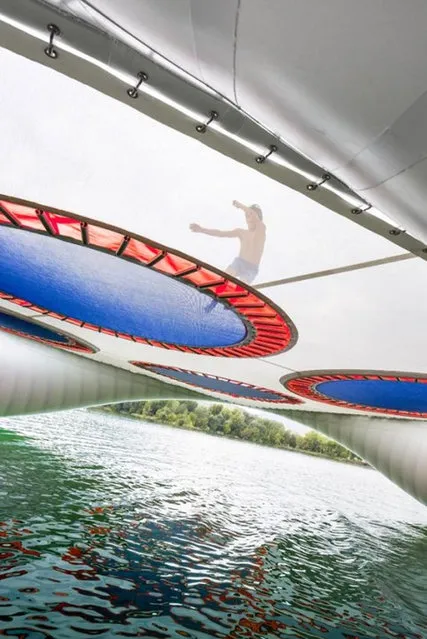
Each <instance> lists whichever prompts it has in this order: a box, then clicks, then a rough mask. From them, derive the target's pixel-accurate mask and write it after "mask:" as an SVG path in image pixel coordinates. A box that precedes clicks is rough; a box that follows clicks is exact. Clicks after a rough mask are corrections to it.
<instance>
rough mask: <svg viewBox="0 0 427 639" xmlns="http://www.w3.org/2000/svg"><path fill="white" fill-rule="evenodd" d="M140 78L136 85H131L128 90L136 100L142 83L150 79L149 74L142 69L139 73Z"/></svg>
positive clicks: (129, 94) (130, 95)
mask: <svg viewBox="0 0 427 639" xmlns="http://www.w3.org/2000/svg"><path fill="white" fill-rule="evenodd" d="M136 77H137V78H138V82H137V83H136V85H135V86H134V87H129V89H128V90H127V94H128V96H129V97H130V98H132V99H133V100H136V98H137V97H138V96H139V91H138V89H139V87H140V86H141V84H142V83H143V82H147V80H148V75H147V74H146V73H144V71H140V72H139V73H137V76H136Z"/></svg>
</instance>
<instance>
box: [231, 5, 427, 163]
mask: <svg viewBox="0 0 427 639" xmlns="http://www.w3.org/2000/svg"><path fill="white" fill-rule="evenodd" d="M426 24H427V5H426V3H425V2H423V1H422V0H412V1H411V2H410V3H405V2H401V0H360V1H359V2H350V1H349V0H348V1H345V2H343V0H327V1H326V2H317V1H316V0H303V1H302V0H286V2H283V0H269V1H268V2H267V3H265V4H263V10H262V11H260V4H259V1H258V0H242V7H241V10H240V19H239V29H238V47H237V80H236V82H237V95H238V101H239V104H240V105H241V106H242V107H243V108H244V109H245V110H247V111H248V112H249V113H251V115H253V116H255V117H256V118H257V119H259V120H260V121H261V122H264V123H265V124H266V125H267V126H269V127H270V128H272V129H273V130H275V131H278V132H279V133H280V135H281V136H282V137H283V138H284V139H285V140H287V141H288V142H290V143H291V144H292V145H294V146H295V147H297V148H298V149H300V150H301V151H302V152H303V153H305V154H307V155H308V156H309V157H311V158H312V159H315V160H316V161H317V162H319V163H320V164H321V165H323V166H325V167H327V168H328V169H329V170H331V171H333V170H334V169H335V168H336V167H340V166H343V165H344V164H346V163H347V162H348V161H350V160H351V159H352V158H353V157H354V156H355V155H356V154H357V153H359V152H360V151H361V150H362V149H363V148H364V147H365V146H367V145H369V143H370V142H371V141H372V140H373V139H374V138H376V137H377V136H378V135H380V134H381V133H382V132H383V131H384V130H385V129H386V128H387V127H388V126H390V125H391V124H392V123H393V122H394V121H395V120H396V119H397V118H398V117H399V116H400V115H401V114H402V113H403V112H404V111H406V109H408V107H409V106H410V105H411V104H412V103H413V102H414V101H415V100H416V99H417V98H419V97H420V95H422V94H423V93H424V91H425V89H426V86H427V68H426V65H425V59H426V56H427V41H426V38H425V28H426Z"/></svg>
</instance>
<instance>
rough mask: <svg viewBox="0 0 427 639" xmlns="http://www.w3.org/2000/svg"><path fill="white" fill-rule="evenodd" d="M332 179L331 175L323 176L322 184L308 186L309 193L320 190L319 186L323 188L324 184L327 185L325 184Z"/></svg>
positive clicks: (312, 183) (313, 183) (314, 183)
mask: <svg viewBox="0 0 427 639" xmlns="http://www.w3.org/2000/svg"><path fill="white" fill-rule="evenodd" d="M330 179H331V176H330V175H329V173H325V174H324V175H322V180H321V181H320V182H317V183H316V182H311V183H310V184H307V187H306V188H307V191H315V190H316V189H317V188H319V186H322V184H325V182H327V181H328V180H330Z"/></svg>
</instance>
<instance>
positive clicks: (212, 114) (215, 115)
mask: <svg viewBox="0 0 427 639" xmlns="http://www.w3.org/2000/svg"><path fill="white" fill-rule="evenodd" d="M218 118H219V115H218V113H217V111H210V113H209V119H208V121H207V122H205V124H198V125H197V126H196V131H197V133H206V130H207V128H208V126H209V125H210V123H211V122H213V121H214V120H218Z"/></svg>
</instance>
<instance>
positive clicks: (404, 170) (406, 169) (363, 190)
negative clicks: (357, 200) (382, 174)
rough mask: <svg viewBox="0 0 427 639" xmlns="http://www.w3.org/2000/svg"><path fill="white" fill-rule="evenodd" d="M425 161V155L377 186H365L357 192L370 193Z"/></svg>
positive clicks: (426, 158)
mask: <svg viewBox="0 0 427 639" xmlns="http://www.w3.org/2000/svg"><path fill="white" fill-rule="evenodd" d="M426 160H427V155H424V156H423V157H422V158H418V159H417V160H415V162H413V163H412V164H410V165H409V166H405V168H403V169H401V170H400V171H398V172H397V173H395V174H394V175H389V176H388V177H386V178H385V180H381V182H378V183H377V184H373V185H372V186H367V187H366V188H364V189H358V190H357V192H358V193H365V192H366V191H372V190H373V189H377V188H378V187H379V186H382V185H383V184H387V182H390V180H394V178H397V177H399V175H403V174H404V173H406V172H407V171H410V170H411V169H413V168H414V166H417V164H421V163H422V162H425V161H426Z"/></svg>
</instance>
